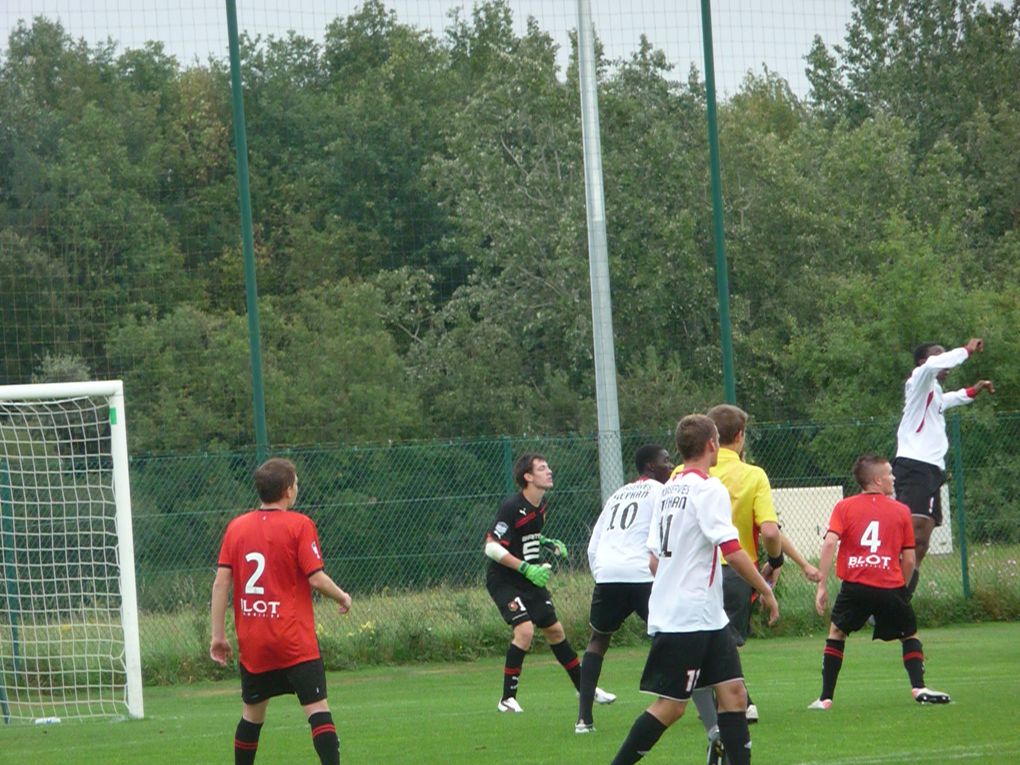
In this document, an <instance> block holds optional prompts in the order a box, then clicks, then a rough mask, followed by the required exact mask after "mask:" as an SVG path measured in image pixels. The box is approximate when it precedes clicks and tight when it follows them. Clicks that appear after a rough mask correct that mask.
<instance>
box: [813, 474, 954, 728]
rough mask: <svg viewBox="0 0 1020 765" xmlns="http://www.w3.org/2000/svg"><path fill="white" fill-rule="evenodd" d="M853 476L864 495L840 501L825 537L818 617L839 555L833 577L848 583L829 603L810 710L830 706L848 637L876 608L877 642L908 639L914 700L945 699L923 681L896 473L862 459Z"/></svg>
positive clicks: (907, 529)
mask: <svg viewBox="0 0 1020 765" xmlns="http://www.w3.org/2000/svg"><path fill="white" fill-rule="evenodd" d="M854 479H856V481H857V484H858V485H859V486H860V487H861V493H860V494H855V495H854V496H852V497H847V498H846V499H844V500H841V501H840V502H838V503H837V504H836V507H835V509H834V510H833V511H832V518H831V519H830V520H829V530H828V531H826V532H825V538H824V540H823V541H822V554H821V559H820V561H819V564H818V567H819V569H820V570H821V572H822V580H821V581H820V582H819V583H818V590H817V593H816V595H815V608H816V610H817V611H818V614H819V615H820V616H824V614H825V607H826V605H827V604H828V599H829V593H828V588H827V584H826V582H827V580H828V576H829V571H830V570H831V568H832V561H833V558H834V557H835V558H836V576H837V577H839V579H840V580H842V582H843V584H842V585H841V587H840V590H839V595H837V596H836V603H835V605H833V607H832V616H831V620H832V621H831V624H830V625H829V637H828V639H827V640H826V641H825V651H824V652H823V654H822V692H821V694H820V695H819V696H818V698H817V699H816V700H815V701H813V702H812V703H811V704H810V706H809V707H808V709H830V708H831V707H832V697H833V694H834V693H835V692H836V680H837V678H838V677H839V671H840V669H841V668H842V666H843V651H844V649H845V647H846V638H847V635H849V634H850V633H852V632H856V631H857V630H859V629H861V627H863V626H864V625H865V623H866V622H867V621H868V617H869V616H871V615H872V614H873V615H874V617H875V627H874V631H873V633H872V639H873V640H900V641H901V642H902V644H903V666H904V667H905V668H906V670H907V676H908V677H909V678H910V686H911V690H912V693H913V696H914V700H915V701H917V702H918V703H920V704H947V703H949V696H948V695H947V694H945V693H942V692H941V691H933V690H931V689H930V688H926V687H925V685H924V652H923V651H922V649H921V641H920V640H918V638H917V620H916V619H915V617H914V609H913V608H912V607H911V605H910V594H909V593H908V592H907V588H906V582H907V579H909V578H910V574H911V572H912V571H913V569H914V528H913V525H912V524H911V519H910V509H909V508H908V507H907V506H906V505H904V504H903V503H901V502H897V501H896V500H894V499H893V498H892V493H893V471H892V467H891V466H890V465H889V462H888V461H887V460H886V459H885V457H879V456H877V455H875V454H864V455H862V456H860V457H858V458H857V461H856V462H855V463H854ZM837 548H838V551H839V552H838V557H837Z"/></svg>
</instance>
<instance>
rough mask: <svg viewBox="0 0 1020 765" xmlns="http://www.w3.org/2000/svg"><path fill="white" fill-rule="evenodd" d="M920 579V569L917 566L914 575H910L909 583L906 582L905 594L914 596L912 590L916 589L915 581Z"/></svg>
mask: <svg viewBox="0 0 1020 765" xmlns="http://www.w3.org/2000/svg"><path fill="white" fill-rule="evenodd" d="M920 578H921V567H920V566H918V567H917V568H915V569H914V573H913V574H911V575H910V581H909V582H907V592H909V593H910V594H911V595H913V594H914V590H916V589H917V580H918V579H920Z"/></svg>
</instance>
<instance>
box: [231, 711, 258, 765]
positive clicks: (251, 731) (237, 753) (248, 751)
mask: <svg viewBox="0 0 1020 765" xmlns="http://www.w3.org/2000/svg"><path fill="white" fill-rule="evenodd" d="M261 730H262V723H253V722H248V721H247V720H245V719H244V718H243V717H242V718H241V721H240V722H239V723H238V724H237V730H236V731H235V732H234V765H252V763H253V762H255V754H256V752H258V748H259V733H260V732H261Z"/></svg>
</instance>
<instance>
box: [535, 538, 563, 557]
mask: <svg viewBox="0 0 1020 765" xmlns="http://www.w3.org/2000/svg"><path fill="white" fill-rule="evenodd" d="M538 541H539V543H541V544H543V545H545V546H546V547H548V548H549V549H550V550H552V551H553V555H559V556H560V557H561V558H566V557H567V546H566V545H565V544H563V543H562V542H561V541H560V540H558V539H553V538H552V537H546V536H542V535H539V537H538Z"/></svg>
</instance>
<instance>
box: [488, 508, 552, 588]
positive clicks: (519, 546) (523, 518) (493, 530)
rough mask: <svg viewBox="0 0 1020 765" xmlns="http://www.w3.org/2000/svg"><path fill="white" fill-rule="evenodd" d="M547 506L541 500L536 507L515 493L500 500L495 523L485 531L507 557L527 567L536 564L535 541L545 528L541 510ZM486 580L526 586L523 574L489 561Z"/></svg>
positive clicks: (536, 541)
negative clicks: (499, 580)
mask: <svg viewBox="0 0 1020 765" xmlns="http://www.w3.org/2000/svg"><path fill="white" fill-rule="evenodd" d="M547 504H548V503H547V502H546V501H545V500H544V499H543V500H542V502H541V503H540V504H539V505H538V506H537V507H536V506H535V505H533V504H531V503H530V502H528V500H527V499H525V498H524V493H523V492H518V493H517V494H514V495H513V496H511V497H508V498H507V499H505V500H503V504H502V505H500V507H499V512H498V513H496V520H495V521H494V522H493V524H492V526H491V527H490V528H489V534H490V535H492V538H493V539H495V540H496V541H497V542H499V543H500V544H501V545H502V546H503V547H504V548H506V550H507V552H509V553H510V554H511V555H513V556H515V557H517V558H520V559H521V560H525V561H527V562H528V563H536V564H537V563H540V562H541V561H540V558H539V548H540V543H539V537H540V536H541V535H542V527H543V526H544V525H545V510H546V505H547ZM487 578H488V579H489V580H490V581H491V580H493V579H502V580H504V581H513V582H514V583H516V584H530V582H528V580H527V579H526V578H525V577H524V575H523V574H521V573H519V572H517V571H513V570H512V569H509V568H507V567H506V566H504V565H502V564H501V563H497V562H496V561H489V570H488V574H487Z"/></svg>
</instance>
